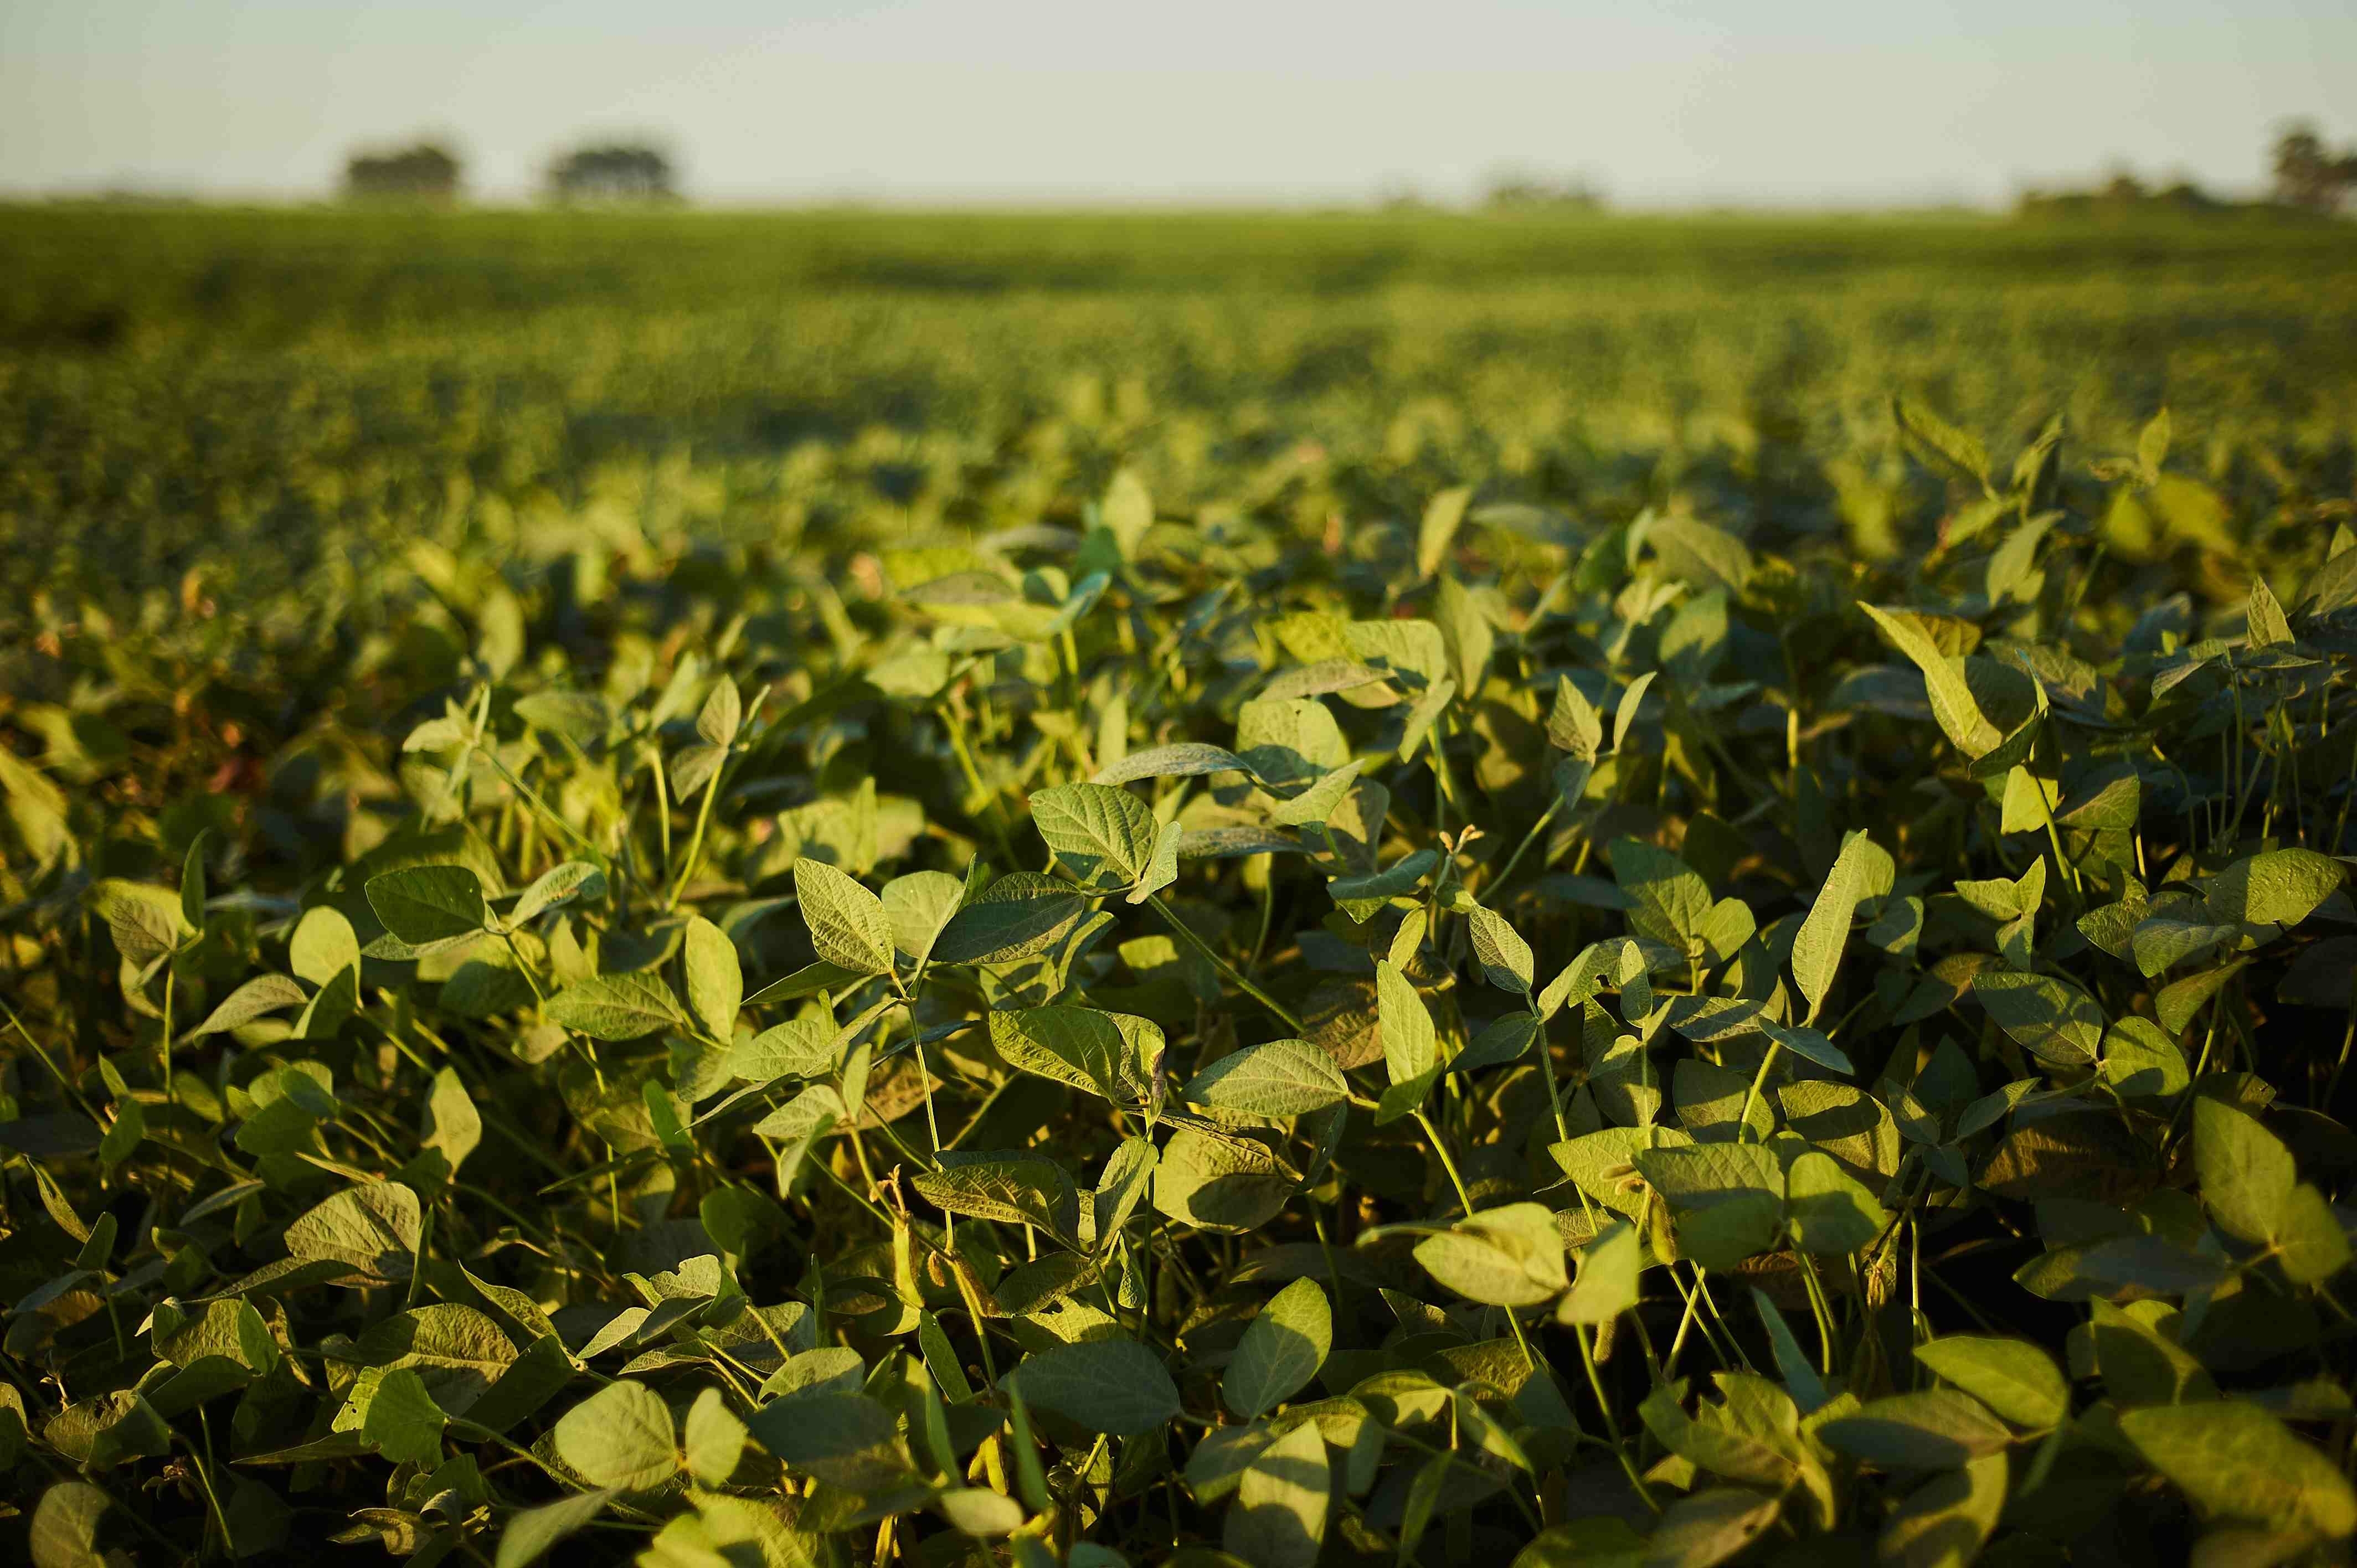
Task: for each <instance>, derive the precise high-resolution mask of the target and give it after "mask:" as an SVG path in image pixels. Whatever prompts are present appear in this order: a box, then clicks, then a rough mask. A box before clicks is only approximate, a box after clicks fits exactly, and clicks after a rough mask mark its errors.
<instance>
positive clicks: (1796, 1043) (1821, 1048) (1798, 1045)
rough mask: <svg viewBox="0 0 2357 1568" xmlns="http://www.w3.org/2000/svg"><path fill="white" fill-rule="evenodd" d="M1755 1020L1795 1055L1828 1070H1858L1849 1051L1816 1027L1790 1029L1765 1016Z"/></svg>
mask: <svg viewBox="0 0 2357 1568" xmlns="http://www.w3.org/2000/svg"><path fill="white" fill-rule="evenodd" d="M1754 1022H1755V1023H1756V1024H1757V1025H1758V1026H1759V1028H1760V1033H1761V1034H1763V1035H1765V1036H1768V1037H1769V1038H1770V1039H1771V1040H1773V1041H1775V1042H1776V1043H1777V1044H1778V1045H1780V1046H1781V1047H1783V1048H1784V1049H1786V1050H1788V1051H1790V1052H1792V1054H1793V1055H1794V1056H1796V1057H1799V1058H1803V1060H1806V1061H1812V1062H1814V1063H1816V1064H1817V1065H1818V1066H1819V1067H1821V1068H1824V1069H1825V1070H1826V1071H1827V1072H1837V1073H1841V1074H1843V1075H1844V1076H1847V1075H1849V1074H1851V1073H1854V1072H1856V1071H1857V1065H1856V1064H1855V1063H1853V1062H1852V1061H1851V1060H1850V1059H1849V1053H1848V1052H1846V1051H1845V1050H1843V1049H1842V1048H1841V1047H1839V1046H1836V1045H1835V1044H1834V1043H1833V1042H1832V1041H1831V1040H1829V1039H1827V1038H1825V1036H1823V1035H1821V1034H1819V1033H1818V1032H1817V1031H1816V1030H1814V1029H1788V1028H1786V1027H1785V1026H1783V1025H1781V1024H1777V1023H1771V1022H1770V1020H1768V1019H1767V1018H1764V1017H1763V1018H1759V1019H1755V1020H1754Z"/></svg>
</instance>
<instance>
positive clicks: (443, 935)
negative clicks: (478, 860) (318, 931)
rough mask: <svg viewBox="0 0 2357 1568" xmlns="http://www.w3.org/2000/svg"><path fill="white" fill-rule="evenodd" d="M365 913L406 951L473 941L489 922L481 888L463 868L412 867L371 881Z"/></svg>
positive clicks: (488, 910)
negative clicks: (371, 913) (403, 944)
mask: <svg viewBox="0 0 2357 1568" xmlns="http://www.w3.org/2000/svg"><path fill="white" fill-rule="evenodd" d="M368 901H369V908H371V909H373V910H375V911H376V918H378V919H380V920H382V921H383V922H384V929H386V930H388V931H391V932H392V933H393V935H394V936H395V937H397V938H399V939H400V940H403V941H404V942H407V943H408V944H409V945H410V946H412V947H425V946H427V945H429V944H431V943H434V942H447V941H453V940H457V939H458V938H461V937H470V936H473V935H474V934H475V933H476V932H477V931H479V930H481V929H483V927H484V925H485V924H486V922H488V921H489V920H490V914H491V912H490V908H488V907H487V906H486V905H485V904H484V902H483V885H482V883H481V882H480V881H479V880H478V879H477V877H476V875H475V874H474V873H473V872H472V871H469V870H468V868H467V867H465V866H463V865H412V866H407V867H404V868H403V869H402V870H399V871H388V872H386V873H385V874H384V875H382V876H372V877H371V878H370V879H369V884H368Z"/></svg>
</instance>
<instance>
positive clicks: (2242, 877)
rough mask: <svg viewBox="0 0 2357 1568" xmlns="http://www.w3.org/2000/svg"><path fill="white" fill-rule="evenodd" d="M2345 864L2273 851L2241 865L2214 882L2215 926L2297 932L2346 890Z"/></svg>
mask: <svg viewBox="0 0 2357 1568" xmlns="http://www.w3.org/2000/svg"><path fill="white" fill-rule="evenodd" d="M2342 874H2343V872H2342V866H2341V863H2340V862H2339V861H2337V860H2335V859H2333V858H2332V857H2331V856H2330V855H2329V854H2317V853H2316V852H2315V851H2314V850H2312V849H2271V850H2268V851H2267V852H2266V853H2265V854H2254V855H2249V856H2246V857H2245V858H2244V859H2242V860H2238V861H2236V862H2235V863H2234V864H2233V865H2230V866H2228V867H2227V868H2226V869H2225V870H2223V871H2222V872H2220V873H2219V874H2218V875H2215V876H2213V877H2212V878H2211V879H2210V888H2209V893H2208V895H2207V902H2208V905H2209V908H2210V916H2211V918H2212V919H2214V920H2219V921H2223V922H2227V923H2233V922H2235V921H2247V922H2249V923H2250V924H2252V925H2255V926H2263V925H2278V926H2296V925H2298V924H2299V922H2300V921H2302V920H2304V919H2306V918H2308V917H2309V914H2310V913H2312V912H2313V911H2314V910H2315V908H2316V907H2317V906H2318V905H2319V904H2321V903H2323V902H2324V901H2325V899H2327V898H2329V897H2331V896H2332V895H2333V893H2334V892H2335V891H2337V890H2338V889H2339V888H2340V886H2341V876H2342Z"/></svg>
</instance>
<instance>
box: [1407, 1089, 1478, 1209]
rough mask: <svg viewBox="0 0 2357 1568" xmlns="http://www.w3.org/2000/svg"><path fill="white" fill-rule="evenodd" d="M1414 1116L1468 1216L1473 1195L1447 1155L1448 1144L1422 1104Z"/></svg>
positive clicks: (1455, 1165)
mask: <svg viewBox="0 0 2357 1568" xmlns="http://www.w3.org/2000/svg"><path fill="white" fill-rule="evenodd" d="M1415 1122H1416V1125H1417V1126H1419V1127H1422V1128H1423V1129H1424V1135H1425V1136H1426V1137H1427V1138H1429V1139H1431V1140H1432V1152H1433V1153H1434V1154H1437V1155H1439V1156H1440V1168H1441V1169H1443V1170H1445V1171H1447V1172H1448V1185H1449V1186H1451V1187H1455V1188H1456V1189H1457V1201H1458V1203H1460V1204H1462V1205H1463V1206H1464V1208H1465V1213H1466V1215H1467V1216H1468V1217H1470V1216H1471V1215H1472V1213H1473V1197H1472V1195H1471V1194H1470V1193H1469V1192H1467V1191H1466V1190H1465V1178H1464V1177H1463V1176H1458V1174H1457V1162H1456V1161H1455V1160H1452V1159H1450V1158H1449V1157H1448V1144H1447V1143H1446V1142H1444V1141H1443V1140H1442V1138H1441V1136H1440V1130H1439V1129H1438V1128H1437V1127H1435V1126H1434V1125H1433V1124H1432V1118H1431V1117H1429V1116H1427V1115H1426V1114H1425V1113H1424V1107H1423V1106H1421V1105H1419V1106H1417V1107H1416V1108H1415Z"/></svg>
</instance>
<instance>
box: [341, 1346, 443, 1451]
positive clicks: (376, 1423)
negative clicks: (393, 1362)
mask: <svg viewBox="0 0 2357 1568" xmlns="http://www.w3.org/2000/svg"><path fill="white" fill-rule="evenodd" d="M443 1425H444V1419H443V1415H442V1411H441V1407H440V1406H438V1405H436V1403H435V1402H434V1396H433V1395H431V1394H429V1393H427V1392H426V1391H425V1380H424V1379H423V1378H421V1377H419V1376H418V1375H417V1373H416V1372H415V1371H414V1370H413V1369H410V1368H407V1367H398V1368H395V1369H393V1370H392V1371H389V1372H387V1373H385V1375H384V1376H383V1377H382V1379H380V1380H378V1382H377V1385H376V1392H375V1393H374V1394H372V1395H371V1396H370V1399H369V1406H368V1416H367V1418H366V1420H365V1421H364V1422H363V1423H362V1424H361V1436H363V1437H365V1438H367V1439H368V1440H369V1442H370V1443H371V1444H374V1445H375V1447H376V1451H377V1452H378V1453H380V1454H382V1455H384V1456H385V1457H386V1458H388V1459H390V1460H392V1461H393V1463H394V1464H396V1465H422V1466H428V1467H430V1466H434V1465H436V1464H438V1463H440V1461H441V1458H442V1428H443Z"/></svg>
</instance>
